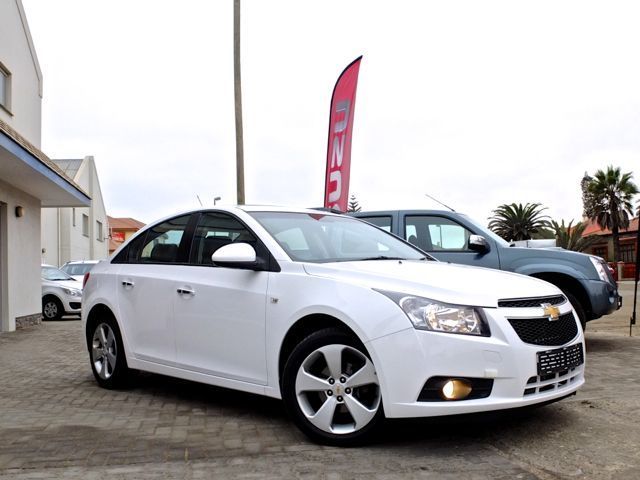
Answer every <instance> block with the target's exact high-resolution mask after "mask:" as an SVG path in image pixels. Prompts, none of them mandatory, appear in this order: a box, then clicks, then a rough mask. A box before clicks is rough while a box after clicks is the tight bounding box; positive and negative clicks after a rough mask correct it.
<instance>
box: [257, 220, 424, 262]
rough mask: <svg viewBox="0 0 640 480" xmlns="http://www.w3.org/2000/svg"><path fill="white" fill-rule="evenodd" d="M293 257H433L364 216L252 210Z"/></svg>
mask: <svg viewBox="0 0 640 480" xmlns="http://www.w3.org/2000/svg"><path fill="white" fill-rule="evenodd" d="M251 215H252V216H253V217H254V218H255V219H256V220H257V221H258V222H260V224H261V225H262V226H263V227H264V228H265V229H266V230H267V231H268V232H269V233H270V234H271V236H272V237H273V238H275V240H276V241H277V242H278V244H279V245H280V246H281V247H282V248H283V249H284V251H285V252H287V255H289V257H291V259H292V260H295V261H299V262H314V263H328V262H349V261H358V260H388V259H393V260H425V259H429V260H432V258H431V257H427V256H426V255H425V254H424V253H423V252H421V251H420V250H418V249H416V248H414V247H412V246H411V245H409V244H407V243H405V242H403V241H402V240H400V239H399V238H398V237H396V236H394V235H392V234H390V233H387V232H385V231H383V230H380V229H379V228H376V227H374V226H372V225H370V224H368V223H366V222H363V221H361V220H356V219H354V218H350V217H341V216H337V215H326V214H324V213H317V214H315V213H289V212H252V213H251Z"/></svg>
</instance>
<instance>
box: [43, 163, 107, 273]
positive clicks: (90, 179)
mask: <svg viewBox="0 0 640 480" xmlns="http://www.w3.org/2000/svg"><path fill="white" fill-rule="evenodd" d="M74 180H75V182H76V183H77V184H78V185H80V186H81V187H82V188H83V189H84V190H85V191H86V192H87V193H88V194H89V196H90V197H91V198H92V200H91V207H89V208H75V209H74V208H44V209H43V214H42V248H43V249H44V250H45V253H44V254H43V261H44V263H48V264H51V265H57V266H61V265H63V264H64V263H66V262H69V261H72V260H101V259H104V258H107V257H108V256H109V242H108V235H109V225H108V223H107V213H106V209H105V206H104V201H103V199H102V192H101V189H100V181H99V180H98V174H97V170H96V166H95V161H94V158H93V157H90V156H89V157H85V159H84V161H83V163H82V166H81V167H80V169H79V170H78V173H77V174H76V176H75V177H74ZM74 215H75V222H74ZM83 215H86V216H87V217H88V222H87V223H88V225H87V226H88V228H87V232H86V235H85V233H84V232H83V219H82V217H83ZM97 222H100V223H102V236H101V238H100V239H99V238H98V236H99V235H98V227H97ZM74 223H75V225H74Z"/></svg>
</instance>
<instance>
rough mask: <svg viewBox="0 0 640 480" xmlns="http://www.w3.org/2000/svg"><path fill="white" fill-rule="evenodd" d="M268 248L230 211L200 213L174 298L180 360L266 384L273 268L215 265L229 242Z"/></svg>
mask: <svg viewBox="0 0 640 480" xmlns="http://www.w3.org/2000/svg"><path fill="white" fill-rule="evenodd" d="M240 242H242V243H249V244H251V245H252V246H253V247H254V248H255V249H256V250H257V251H258V253H260V249H261V248H264V247H262V246H261V245H259V244H258V240H257V238H256V237H255V236H254V235H253V234H252V233H251V232H250V231H249V230H248V229H247V228H246V226H244V224H242V223H241V222H240V221H239V220H237V219H236V218H234V217H233V216H231V215H228V214H226V213H219V212H209V213H204V214H202V215H201V216H200V220H199V222H198V226H197V228H196V230H195V234H194V237H193V245H192V248H191V258H190V265H189V266H183V267H180V283H179V284H178V285H176V287H177V288H178V289H179V290H180V291H181V292H182V293H180V294H179V295H178V296H177V297H176V298H175V301H174V307H173V308H174V318H175V335H176V352H177V363H178V365H179V366H180V367H181V368H186V369H189V370H193V371H197V372H200V373H206V374H209V375H215V376H220V377H225V378H230V379H234V380H240V381H246V382H251V383H258V384H266V381H267V369H266V353H265V313H266V294H267V286H268V280H269V275H270V273H269V272H263V271H260V272H255V271H252V270H243V269H236V268H225V267H217V266H214V265H213V263H212V261H211V255H212V254H213V253H214V252H215V251H216V250H217V249H218V248H220V247H222V246H224V245H227V244H230V243H240Z"/></svg>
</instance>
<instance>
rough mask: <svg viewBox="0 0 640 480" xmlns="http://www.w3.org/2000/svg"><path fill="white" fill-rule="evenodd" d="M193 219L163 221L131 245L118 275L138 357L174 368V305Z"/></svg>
mask: <svg viewBox="0 0 640 480" xmlns="http://www.w3.org/2000/svg"><path fill="white" fill-rule="evenodd" d="M191 218H192V216H191V215H182V216H179V217H176V218H173V219H171V220H167V221H165V222H162V223H160V224H158V225H156V226H155V227H153V228H151V229H149V230H147V232H146V233H145V234H143V235H141V236H140V237H138V238H136V239H135V240H133V241H132V243H131V244H130V245H129V247H128V251H127V254H128V255H127V258H126V263H123V264H122V266H121V268H120V271H119V274H118V284H117V289H118V308H119V314H120V318H121V319H122V321H123V324H124V327H125V331H126V334H127V336H128V340H129V344H130V348H131V349H132V350H133V352H132V353H133V355H134V356H135V357H136V358H138V359H140V360H146V361H151V362H156V363H163V364H173V363H174V362H175V359H176V346H175V337H174V329H173V303H174V301H175V298H176V297H177V295H178V294H177V292H176V284H178V283H180V278H179V275H180V271H179V270H180V265H184V264H186V263H187V261H188V254H189V244H190V235H189V234H188V228H187V227H188V226H189V222H190V220H191Z"/></svg>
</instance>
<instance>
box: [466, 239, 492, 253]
mask: <svg viewBox="0 0 640 480" xmlns="http://www.w3.org/2000/svg"><path fill="white" fill-rule="evenodd" d="M469 250H473V251H474V252H478V253H487V252H488V251H489V250H491V247H490V246H489V242H487V239H486V238H484V237H483V236H482V235H469Z"/></svg>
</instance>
